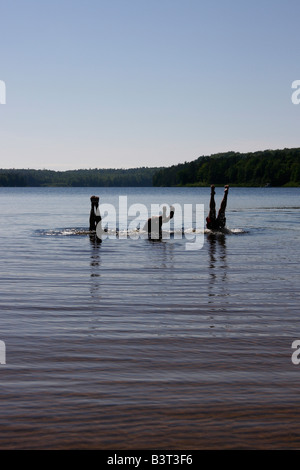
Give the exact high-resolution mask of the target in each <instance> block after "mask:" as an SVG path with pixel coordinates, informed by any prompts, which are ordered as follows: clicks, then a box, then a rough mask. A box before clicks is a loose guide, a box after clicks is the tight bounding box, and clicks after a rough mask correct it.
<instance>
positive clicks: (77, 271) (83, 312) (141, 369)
mask: <svg viewBox="0 0 300 470" xmlns="http://www.w3.org/2000/svg"><path fill="white" fill-rule="evenodd" d="M94 193H95V194H98V195H99V196H100V197H101V201H102V202H105V203H112V204H114V205H115V206H116V207H117V205H118V197H119V196H120V195H126V196H127V197H128V204H133V203H144V204H146V205H147V207H149V204H150V203H169V204H174V203H179V204H184V203H186V204H193V205H195V204H204V205H205V213H206V212H207V211H208V203H209V189H208V188H142V189H137V188H125V189H124V188H123V189H118V188H76V189H75V188H0V219H1V225H0V241H1V243H0V260H1V273H0V318H1V323H0V340H2V341H4V342H5V345H6V365H4V364H3V365H0V384H1V386H0V448H2V449H9V448H22V449H38V448H78V449H81V448H95V449H203V448H208V449H211V448H222V449H224V448H300V429H299V420H300V394H299V390H300V365H298V366H297V365H294V364H293V363H292V361H291V355H292V352H293V350H292V349H291V345H292V342H293V341H294V340H296V339H300V311H299V251H300V250H299V235H300V224H299V222H300V210H299V209H300V199H299V196H300V189H299V188H286V189H283V188H280V189H275V188H255V189H254V188H249V189H243V188H231V189H230V193H229V198H228V210H227V225H228V227H229V228H230V229H232V233H231V234H227V235H223V236H221V235H220V236H216V237H210V236H209V235H207V234H205V236H204V246H203V248H202V249H201V250H198V251H187V250H186V249H185V244H186V241H187V240H186V239H184V238H182V239H174V238H172V237H171V239H170V240H164V241H162V242H155V243H153V242H149V241H148V240H145V239H142V238H139V239H137V240H132V239H130V238H128V239H126V240H124V239H123V240H120V239H118V238H117V239H115V240H113V239H106V240H103V242H102V243H97V241H96V240H95V239H94V237H90V236H89V235H88V234H86V233H85V232H84V230H85V229H87V227H88V217H89V210H90V201H89V197H90V195H91V194H94ZM222 195H223V190H222V188H217V190H216V200H217V205H219V203H220V201H221V198H222Z"/></svg>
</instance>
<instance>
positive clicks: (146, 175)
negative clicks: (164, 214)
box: [0, 148, 300, 187]
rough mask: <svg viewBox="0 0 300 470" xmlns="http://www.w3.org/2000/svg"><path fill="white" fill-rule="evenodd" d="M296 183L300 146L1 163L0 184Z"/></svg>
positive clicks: (299, 172)
mask: <svg viewBox="0 0 300 470" xmlns="http://www.w3.org/2000/svg"><path fill="white" fill-rule="evenodd" d="M211 184H215V185H224V184H229V185H232V186H300V148H293V149H283V150H264V151H259V152H251V153H239V152H226V153H219V154H214V155H210V156H201V157H199V158H197V159H196V160H194V161H192V162H185V163H181V164H178V165H173V166H171V167H162V168H147V167H142V168H132V169H97V168H96V169H89V170H69V171H53V170H33V169H27V170H26V169H22V170H18V169H8V170H5V169H2V170H1V169H0V186H11V187H16V186H22V187H24V186H32V187H34V186H75V187H105V186H115V187H126V186H127V187H141V186H144V187H146V186H209V185H211Z"/></svg>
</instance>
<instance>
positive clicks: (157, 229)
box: [143, 206, 175, 240]
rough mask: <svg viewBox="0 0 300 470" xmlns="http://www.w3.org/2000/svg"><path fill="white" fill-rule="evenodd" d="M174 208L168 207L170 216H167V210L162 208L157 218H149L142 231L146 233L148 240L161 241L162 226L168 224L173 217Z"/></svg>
mask: <svg viewBox="0 0 300 470" xmlns="http://www.w3.org/2000/svg"><path fill="white" fill-rule="evenodd" d="M174 211H175V209H174V207H173V206H171V207H170V215H169V216H167V215H166V212H167V208H166V206H164V208H163V214H162V215H159V216H153V217H150V218H149V219H148V220H147V222H146V224H145V225H144V228H143V230H145V231H147V232H148V239H149V240H161V239H162V224H164V223H166V222H169V220H170V219H173V217H174Z"/></svg>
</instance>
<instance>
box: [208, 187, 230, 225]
mask: <svg viewBox="0 0 300 470" xmlns="http://www.w3.org/2000/svg"><path fill="white" fill-rule="evenodd" d="M228 190H229V186H228V185H226V186H225V189H224V197H223V200H222V202H221V205H220V209H219V212H218V216H216V203H215V186H214V185H213V184H212V185H211V193H210V203H209V214H208V217H206V227H207V228H208V229H210V230H215V231H218V230H222V229H224V228H225V225H226V217H225V210H226V205H227V196H228Z"/></svg>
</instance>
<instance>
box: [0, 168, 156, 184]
mask: <svg viewBox="0 0 300 470" xmlns="http://www.w3.org/2000/svg"><path fill="white" fill-rule="evenodd" d="M157 170H158V168H145V167H143V168H132V169H90V170H67V171H54V170H32V169H27V170H25V169H23V170H17V169H9V170H4V169H2V170H1V169H0V186H6V187H26V186H29V187H39V186H54V187H57V186H64V187H65V186H70V187H109V186H113V187H126V186H132V187H142V186H144V187H147V186H152V180H153V175H154V173H155V172H156V171H157Z"/></svg>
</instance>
